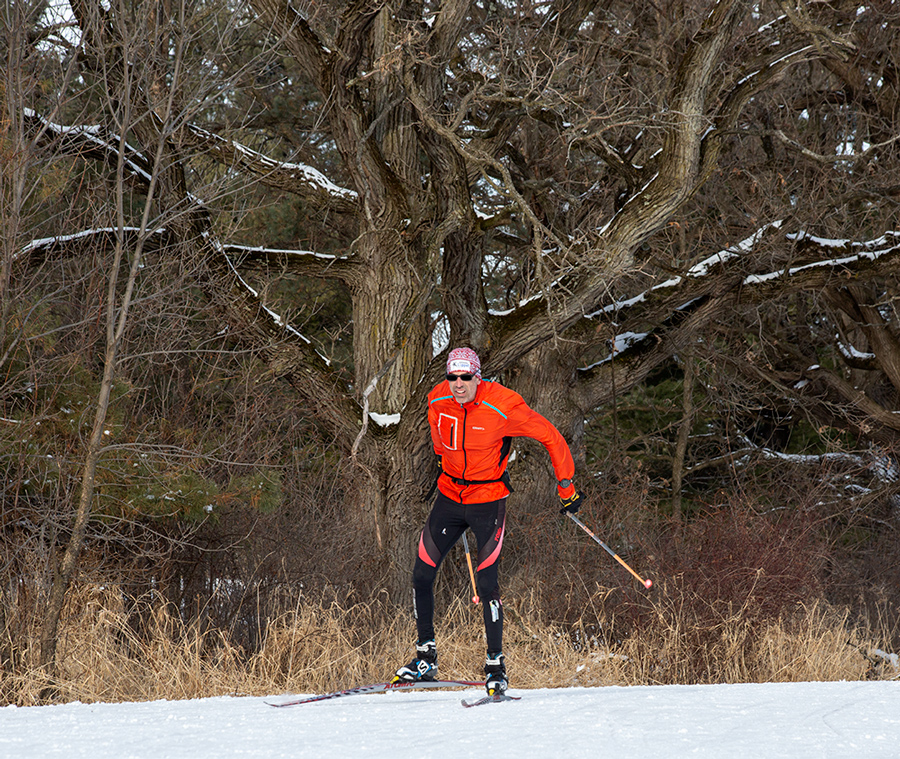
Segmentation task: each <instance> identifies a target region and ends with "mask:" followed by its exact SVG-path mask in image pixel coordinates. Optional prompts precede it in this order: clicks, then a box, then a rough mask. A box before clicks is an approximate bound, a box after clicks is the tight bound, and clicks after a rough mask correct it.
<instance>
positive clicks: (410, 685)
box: [266, 680, 484, 707]
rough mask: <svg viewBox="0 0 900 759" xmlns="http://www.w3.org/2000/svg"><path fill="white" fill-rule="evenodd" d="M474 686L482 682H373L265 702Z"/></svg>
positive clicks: (282, 703) (301, 701)
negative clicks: (315, 694) (345, 688)
mask: <svg viewBox="0 0 900 759" xmlns="http://www.w3.org/2000/svg"><path fill="white" fill-rule="evenodd" d="M475 686H477V687H479V688H483V687H484V683H483V682H478V681H473V680H415V681H413V682H406V681H403V682H399V683H373V684H372V685H359V686H357V687H355V688H348V689H347V690H336V691H332V692H331V693H321V694H319V695H317V696H308V697H306V698H295V699H291V700H290V701H266V703H267V704H268V705H269V706H276V707H281V706H297V705H299V704H311V703H314V702H316V701H328V700H329V699H332V698H341V697H343V696H367V695H369V694H370V693H385V692H387V691H397V690H414V689H418V688H463V687H467V688H469V687H475Z"/></svg>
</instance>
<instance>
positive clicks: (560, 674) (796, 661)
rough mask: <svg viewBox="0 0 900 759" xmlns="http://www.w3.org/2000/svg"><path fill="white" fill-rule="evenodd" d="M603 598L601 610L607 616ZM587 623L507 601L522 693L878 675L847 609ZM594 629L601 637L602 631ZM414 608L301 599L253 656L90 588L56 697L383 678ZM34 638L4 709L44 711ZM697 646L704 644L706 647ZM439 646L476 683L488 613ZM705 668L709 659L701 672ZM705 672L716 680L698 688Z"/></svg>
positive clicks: (75, 613)
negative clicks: (131, 616) (622, 630)
mask: <svg viewBox="0 0 900 759" xmlns="http://www.w3.org/2000/svg"><path fill="white" fill-rule="evenodd" d="M602 600H603V599H602V598H601V599H599V600H598V603H597V605H596V608H602ZM596 608H595V609H593V610H592V613H591V615H590V617H588V616H587V615H586V617H585V619H583V620H580V621H579V622H578V623H576V624H575V625H574V626H572V627H570V628H568V629H563V628H562V627H561V626H559V625H554V624H547V623H545V622H542V621H541V619H542V615H541V613H540V610H541V603H540V598H539V597H538V596H537V594H535V593H523V594H522V595H520V596H519V597H518V598H514V599H512V600H511V601H510V600H508V601H507V611H508V613H507V620H508V623H507V625H506V640H505V649H506V654H507V659H508V665H509V671H510V677H511V681H512V684H513V686H514V687H516V688H536V687H568V686H601V685H639V684H641V685H643V684H656V683H675V682H684V683H689V682H698V681H699V682H731V683H740V682H788V681H801V680H820V681H821V680H853V679H862V678H864V677H866V676H867V675H868V676H871V674H870V673H869V666H868V663H867V661H866V658H865V657H864V656H863V654H862V653H861V651H864V650H867V649H868V648H876V647H878V636H877V635H876V634H875V632H874V631H871V630H860V629H856V628H853V627H852V626H851V625H850V623H849V620H848V615H847V613H846V612H844V611H841V610H838V609H834V608H831V607H829V606H827V605H825V604H822V603H817V604H812V605H810V606H800V607H798V608H797V609H796V612H795V613H794V614H793V615H792V616H791V618H789V619H782V620H779V621H778V622H774V623H769V624H767V625H765V626H764V627H762V628H760V627H759V626H756V625H753V624H751V623H749V622H747V621H746V620H743V619H742V618H741V616H740V614H739V613H735V614H734V615H733V616H732V617H730V618H729V617H726V618H723V619H722V620H721V622H720V623H719V624H717V625H716V627H715V629H712V630H710V629H704V630H702V631H701V632H702V633H703V636H702V637H698V631H697V630H696V629H692V628H691V624H692V623H690V622H689V621H687V620H684V619H679V618H678V617H677V615H675V616H673V615H672V614H671V613H670V612H671V609H669V608H667V607H665V606H664V605H660V606H656V607H654V609H655V612H656V616H655V618H653V617H651V618H650V619H649V620H645V622H644V623H643V625H642V629H641V630H631V631H630V632H629V634H627V635H626V636H625V637H623V638H622V639H621V640H618V641H613V642H610V641H606V642H602V641H600V640H598V639H597V637H596V630H598V629H603V630H608V631H612V630H614V629H616V628H617V625H616V620H614V619H606V618H604V617H602V616H601V617H598V615H597V614H596ZM592 631H594V632H592ZM413 637H414V627H413V623H412V620H411V619H410V615H409V613H408V611H407V610H402V611H397V610H396V609H391V607H390V606H389V605H387V604H386V602H384V601H383V600H378V599H376V600H372V601H368V602H357V603H351V602H346V603H336V602H330V603H324V602H318V601H315V600H312V599H307V598H300V599H299V600H298V601H297V602H296V604H295V606H294V608H293V609H292V610H291V611H289V612H287V613H285V614H283V615H282V616H281V617H279V618H278V619H276V620H274V621H273V622H271V623H270V625H269V628H268V631H267V634H266V637H265V643H264V645H263V647H262V648H261V650H260V651H258V652H256V653H252V654H247V653H246V652H244V651H242V650H240V649H237V648H235V647H234V646H232V645H231V644H230V643H229V642H228V640H227V639H226V637H225V636H224V635H223V634H222V633H221V632H219V631H216V630H206V631H204V630H202V629H201V628H200V627H199V625H197V624H191V625H184V624H183V623H182V622H181V621H180V620H179V619H177V617H175V616H174V615H173V614H172V613H171V611H170V610H169V609H168V607H166V606H165V605H164V604H158V605H156V606H155V607H153V608H152V611H151V616H150V621H149V624H148V625H147V629H146V631H145V633H144V634H143V635H140V636H139V635H137V634H136V633H135V632H134V630H133V629H132V627H131V626H130V625H129V623H128V619H127V618H126V614H125V611H124V609H123V605H122V602H121V596H120V594H119V593H118V592H117V589H114V588H111V587H93V588H87V589H85V588H82V589H81V590H80V591H79V592H78V593H76V594H73V596H72V598H71V599H70V603H69V605H68V608H67V614H66V616H65V618H64V620H63V634H62V636H61V639H60V645H59V654H60V663H61V666H60V676H59V678H58V680H57V681H56V682H55V683H53V685H54V686H55V690H56V694H57V695H56V697H55V699H54V700H57V701H72V700H79V701H84V702H90V701H136V700H152V699H185V698H197V697H206V696H215V695H226V694H247V695H265V694H275V693H288V692H290V693H307V692H319V691H326V690H332V689H336V688H341V687H348V686H350V685H353V684H359V683H362V682H377V681H380V680H383V679H384V678H385V677H387V676H388V675H389V674H390V673H391V672H392V671H393V670H394V669H395V668H396V667H397V666H398V664H400V663H402V662H404V661H406V660H408V659H409V658H410V656H411V653H412V646H411V643H412V640H413ZM34 640H35V637H29V639H28V640H26V641H23V642H22V644H21V645H19V648H18V650H17V652H16V654H17V655H16V661H17V662H19V666H18V667H17V668H16V670H17V671H13V670H12V669H11V668H10V667H7V668H6V669H5V670H4V676H3V681H2V693H0V697H2V699H0V700H2V702H3V703H16V704H20V705H27V704H36V703H39V702H40V695H39V694H40V693H41V692H42V690H43V689H44V688H45V687H46V686H47V685H49V684H50V683H48V682H47V678H46V677H44V676H43V675H42V673H41V672H40V671H39V670H38V669H37V668H36V667H35V666H34V665H33V662H35V661H36V660H37V656H36V653H37V652H36V651H35V650H34V643H33V641H34ZM698 640H700V641H701V642H702V645H698ZM438 650H439V654H440V667H441V673H442V675H443V676H445V677H455V678H466V679H475V678H478V677H479V676H480V674H481V664H482V663H483V660H484V642H483V626H482V621H481V609H480V607H475V606H472V605H471V604H469V603H468V602H467V600H464V599H459V600H457V601H454V602H452V603H451V604H450V606H449V608H447V609H445V610H443V611H442V612H441V613H440V618H439V634H438ZM698 659H702V660H704V661H703V662H702V663H703V665H704V666H703V667H700V668H699V670H698ZM698 671H704V672H708V673H710V674H709V675H707V676H704V677H702V678H698V677H697V672H698Z"/></svg>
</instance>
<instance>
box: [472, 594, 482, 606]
mask: <svg viewBox="0 0 900 759" xmlns="http://www.w3.org/2000/svg"><path fill="white" fill-rule="evenodd" d="M480 600H481V599H480V598H479V597H478V596H472V603H473V604H477V603H478V602H479V601H480Z"/></svg>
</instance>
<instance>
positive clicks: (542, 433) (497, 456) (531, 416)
mask: <svg viewBox="0 0 900 759" xmlns="http://www.w3.org/2000/svg"><path fill="white" fill-rule="evenodd" d="M428 424H429V426H430V427H431V441H432V443H433V444H434V452H435V453H436V454H437V455H438V456H440V457H441V468H442V470H443V473H442V474H441V476H440V477H439V479H438V489H439V490H440V491H441V492H442V493H443V494H444V495H445V496H447V497H448V498H452V499H453V500H454V501H456V502H457V503H487V502H489V501H496V500H499V499H500V498H505V497H506V496H507V495H509V488H507V487H506V485H505V484H504V483H503V482H500V481H499V480H500V478H501V476H502V475H503V473H504V472H505V471H506V464H507V460H508V459H509V447H510V446H509V439H510V438H513V437H530V438H534V439H535V440H537V441H538V442H539V443H541V444H542V445H543V446H544V448H546V449H547V452H548V453H549V454H550V461H551V462H552V463H553V470H554V472H555V473H556V479H557V480H570V479H572V476H573V475H574V473H575V463H574V462H573V460H572V453H571V452H570V451H569V446H568V444H567V443H566V441H565V439H564V438H563V436H562V435H561V434H560V433H559V430H557V429H556V427H554V426H553V425H552V424H551V423H550V422H549V421H547V419H545V418H544V417H543V416H541V415H540V414H539V413H537V411H534V410H533V409H531V408H529V406H528V404H527V403H525V401H524V399H523V398H522V396H521V395H519V394H518V393H516V392H513V391H512V390H510V389H509V388H506V387H503V385H499V384H497V383H496V382H486V381H482V382H481V384H479V385H478V390H477V392H476V394H475V399H474V400H472V401H470V402H469V403H466V404H463V405H460V404H459V402H457V400H456V399H455V398H454V397H453V394H452V393H451V392H450V385H449V383H448V382H446V381H444V382H441V383H440V384H439V385H437V387H435V388H434V389H433V390H432V391H431V392H430V393H429V395H428ZM447 475H449V476H447ZM451 477H453V478H456V479H457V480H463V481H465V482H468V483H469V484H463V483H462V482H454V481H453V480H452V479H451ZM475 480H479V481H481V482H480V484H473V481H475ZM574 492H575V488H574V486H571V485H570V486H569V487H567V488H565V489H563V490H561V491H560V495H561V496H563V497H568V496H570V495H572V494H573V493H574Z"/></svg>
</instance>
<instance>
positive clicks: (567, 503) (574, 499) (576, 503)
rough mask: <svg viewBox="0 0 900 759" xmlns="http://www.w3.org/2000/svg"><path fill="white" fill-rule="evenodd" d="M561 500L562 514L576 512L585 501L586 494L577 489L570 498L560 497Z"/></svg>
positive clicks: (560, 511)
mask: <svg viewBox="0 0 900 759" xmlns="http://www.w3.org/2000/svg"><path fill="white" fill-rule="evenodd" d="M559 500H560V502H561V503H562V505H563V507H562V508H561V509H560V510H559V513H560V514H575V513H576V512H577V511H578V509H580V508H581V504H582V503H583V502H584V494H583V493H581V492H580V491H578V490H576V491H575V493H574V494H573V495H570V496H569V497H568V498H562V497H560V499H559Z"/></svg>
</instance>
